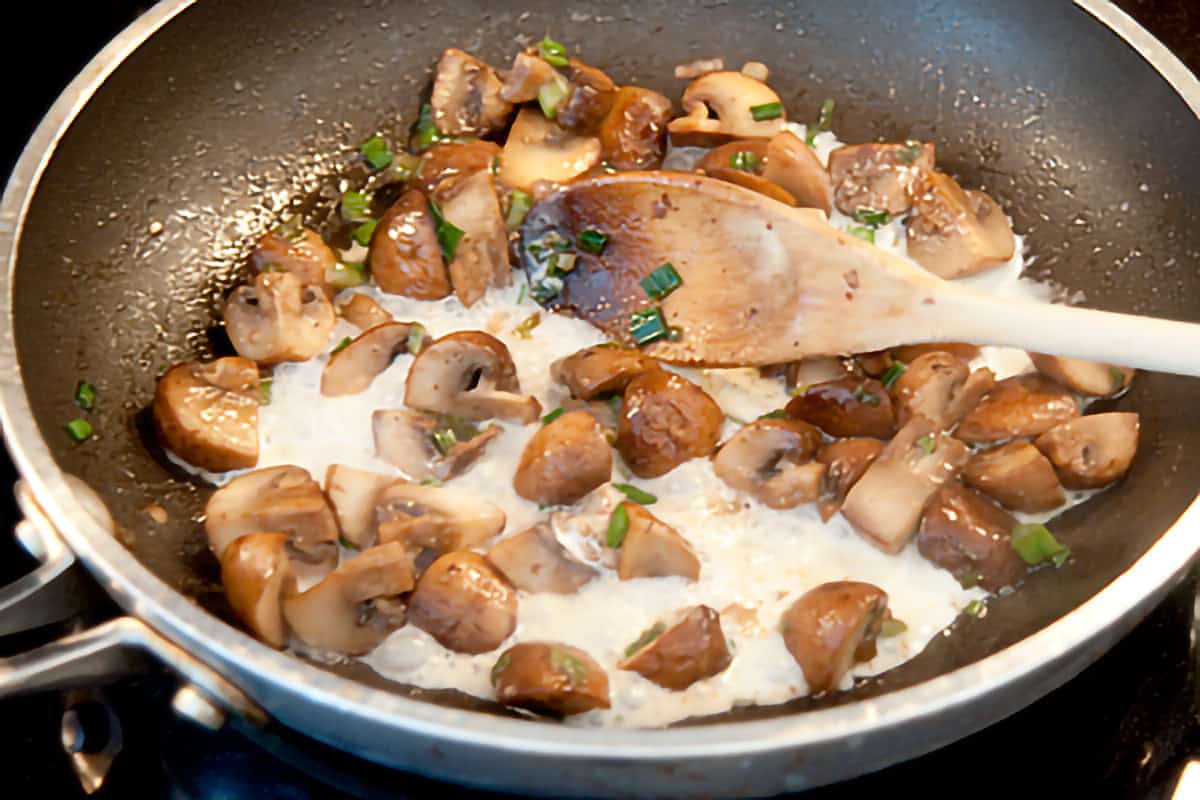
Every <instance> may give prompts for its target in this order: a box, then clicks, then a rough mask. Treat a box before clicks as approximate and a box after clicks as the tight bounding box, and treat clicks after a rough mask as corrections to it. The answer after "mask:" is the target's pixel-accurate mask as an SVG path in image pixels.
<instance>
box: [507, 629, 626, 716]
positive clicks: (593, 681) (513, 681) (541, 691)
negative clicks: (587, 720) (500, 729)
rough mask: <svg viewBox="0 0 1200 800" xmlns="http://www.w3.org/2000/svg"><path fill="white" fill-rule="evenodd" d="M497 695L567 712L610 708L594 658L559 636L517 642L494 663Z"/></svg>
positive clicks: (603, 677) (533, 708)
mask: <svg viewBox="0 0 1200 800" xmlns="http://www.w3.org/2000/svg"><path fill="white" fill-rule="evenodd" d="M492 686H493V687H495V689H496V699H497V700H498V701H500V702H501V703H504V704H505V705H507V706H516V707H517V708H524V709H528V710H529V711H535V712H538V713H543V714H555V715H560V716H567V715H570V714H582V713H584V712H585V711H591V710H593V709H597V708H608V707H609V698H608V675H607V674H606V673H605V672H604V668H603V667H601V666H600V665H599V664H597V663H596V661H595V659H593V658H592V657H591V656H589V655H588V654H587V653H585V652H584V651H583V650H580V649H579V648H578V647H571V646H570V645H566V644H559V643H557V642H521V643H520V644H517V645H513V646H512V647H510V648H508V649H507V650H505V651H504V652H503V653H501V655H500V658H498V659H496V665H495V666H494V667H492Z"/></svg>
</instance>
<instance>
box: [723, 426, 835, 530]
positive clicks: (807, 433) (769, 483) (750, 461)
mask: <svg viewBox="0 0 1200 800" xmlns="http://www.w3.org/2000/svg"><path fill="white" fill-rule="evenodd" d="M820 445H821V432H820V431H818V430H817V429H816V428H814V427H813V426H812V425H809V424H808V423H807V422H802V421H801V420H798V419H760V420H757V421H755V422H751V423H750V424H749V425H746V426H745V427H743V428H742V429H741V430H739V431H738V432H737V433H735V434H734V435H733V436H732V437H730V438H729V441H727V442H725V444H723V445H721V449H720V450H718V451H717V452H716V454H715V455H714V456H713V471H714V472H715V473H716V474H717V477H718V478H720V479H721V480H723V481H724V482H725V483H726V484H728V485H729V486H732V487H733V488H734V489H737V490H738V491H741V492H746V493H747V494H749V495H750V496H752V497H754V498H756V499H758V500H760V501H762V502H763V503H764V504H766V505H767V506H768V507H769V508H775V509H784V508H795V507H796V506H798V505H800V504H801V503H811V502H813V501H815V500H816V499H817V497H818V496H819V495H820V493H821V477H822V476H823V475H824V474H825V467H824V465H823V464H821V463H819V462H814V461H812V456H813V454H814V453H815V452H816V451H817V448H818V447H820Z"/></svg>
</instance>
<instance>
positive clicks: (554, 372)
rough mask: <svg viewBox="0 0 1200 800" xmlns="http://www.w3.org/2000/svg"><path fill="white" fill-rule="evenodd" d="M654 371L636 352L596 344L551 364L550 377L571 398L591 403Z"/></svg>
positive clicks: (655, 364)
mask: <svg viewBox="0 0 1200 800" xmlns="http://www.w3.org/2000/svg"><path fill="white" fill-rule="evenodd" d="M658 368H659V365H658V362H657V361H656V360H654V359H653V358H651V357H650V356H647V355H643V354H642V352H641V351H640V350H634V349H632V348H628V347H612V346H609V345H603V344H597V345H592V346H591V347H585V348H584V349H582V350H580V351H578V352H575V353H572V354H571V355H569V356H566V357H565V358H561V359H559V360H558V361H555V362H554V363H553V364H551V365H550V375H551V376H552V377H553V378H554V380H555V381H557V382H559V383H561V384H563V385H564V386H566V387H567V390H568V391H569V392H570V393H571V396H572V397H578V398H580V399H582V400H592V399H594V398H596V397H599V396H600V395H604V394H611V393H613V392H623V391H625V387H626V386H628V385H629V382H630V381H632V380H633V379H634V378H636V377H637V376H638V375H641V374H642V373H643V372H649V371H650V370H653V369H658Z"/></svg>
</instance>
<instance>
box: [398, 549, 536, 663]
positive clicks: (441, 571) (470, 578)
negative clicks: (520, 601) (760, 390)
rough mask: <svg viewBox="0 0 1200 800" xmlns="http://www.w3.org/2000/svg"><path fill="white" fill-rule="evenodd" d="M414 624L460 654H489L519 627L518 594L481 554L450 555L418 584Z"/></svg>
mask: <svg viewBox="0 0 1200 800" xmlns="http://www.w3.org/2000/svg"><path fill="white" fill-rule="evenodd" d="M408 620H409V622H411V623H412V624H413V625H415V626H417V627H418V628H420V629H421V630H423V631H425V632H426V633H428V634H429V635H430V636H432V637H433V638H434V639H437V641H438V642H439V643H440V644H441V645H442V646H443V647H445V648H447V649H449V650H453V651H455V652H456V653H471V654H478V653H486V652H488V651H489V650H495V649H496V648H497V647H499V646H500V645H501V643H503V642H504V640H505V639H507V638H508V637H509V635H510V634H511V633H512V632H513V630H514V629H515V628H516V627H517V593H516V591H514V590H513V588H512V586H511V585H510V584H509V583H508V581H506V580H505V579H504V577H503V576H502V575H500V573H499V572H497V571H496V570H495V568H494V567H492V565H491V564H489V563H488V562H487V561H486V560H484V558H483V556H481V555H479V554H478V553H472V552H470V551H464V552H456V553H447V554H445V555H443V556H441V557H439V558H438V559H437V560H436V561H434V562H433V563H432V564H430V565H429V568H428V569H426V570H425V572H424V573H423V574H422V575H421V578H420V580H419V581H417V588H416V590H415V591H413V593H412V595H411V596H410V597H409V600H408Z"/></svg>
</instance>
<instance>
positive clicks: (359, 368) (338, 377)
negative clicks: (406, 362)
mask: <svg viewBox="0 0 1200 800" xmlns="http://www.w3.org/2000/svg"><path fill="white" fill-rule="evenodd" d="M414 324H415V323H412V322H385V323H384V324H382V325H376V326H375V327H373V328H369V329H367V330H366V331H364V332H363V333H360V334H359V335H358V336H356V337H355V338H354V339H352V340H351V341H350V343H349V344H347V345H346V346H345V347H343V348H341V349H340V350H338V352H336V353H334V354H333V355H332V356H330V357H329V361H328V363H326V364H325V369H323V370H322V371H321V394H322V395H324V396H325V397H345V396H347V395H353V394H360V393H362V392H365V391H366V390H367V388H368V387H370V385H371V382H372V381H373V380H375V376H376V375H378V374H379V373H381V372H383V371H384V370H385V369H387V368H388V367H390V366H391V365H392V361H394V360H395V359H396V356H398V355H400V354H402V353H403V354H408V353H410V352H412V347H411V338H410V334H411V332H412V329H413V325H414ZM422 330H423V329H422ZM419 342H420V340H419V339H418V347H419V346H420V345H419Z"/></svg>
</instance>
